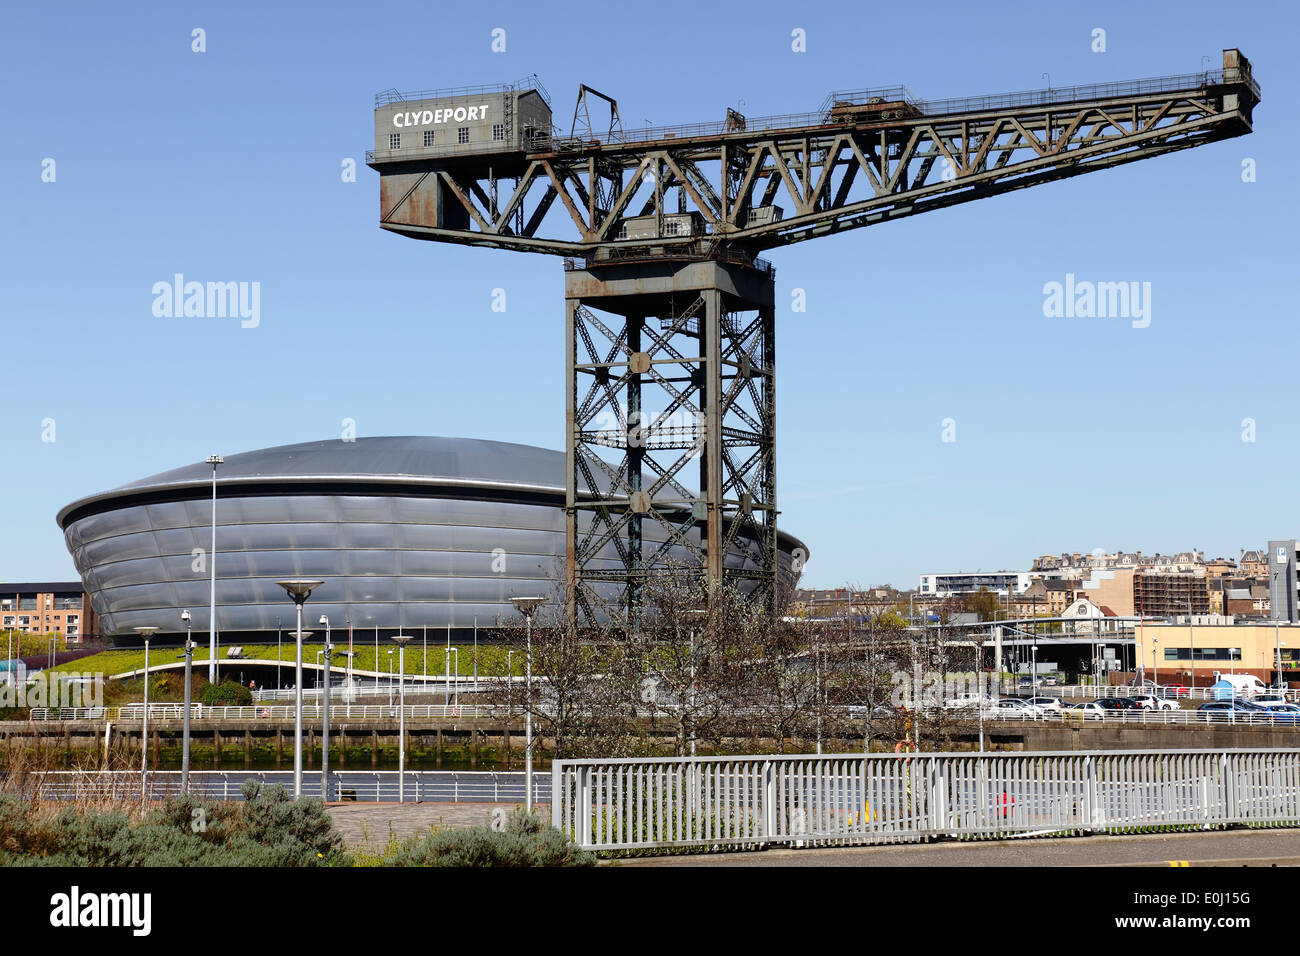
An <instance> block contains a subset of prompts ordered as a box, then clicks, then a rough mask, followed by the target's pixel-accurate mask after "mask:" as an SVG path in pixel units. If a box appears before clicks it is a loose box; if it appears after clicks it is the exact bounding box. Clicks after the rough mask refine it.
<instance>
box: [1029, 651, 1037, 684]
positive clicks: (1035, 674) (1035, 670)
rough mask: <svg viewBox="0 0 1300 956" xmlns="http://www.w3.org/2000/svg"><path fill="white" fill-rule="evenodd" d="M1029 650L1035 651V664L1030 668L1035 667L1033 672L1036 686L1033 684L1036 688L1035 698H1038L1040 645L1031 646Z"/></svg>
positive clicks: (1033, 660) (1033, 658) (1033, 659)
mask: <svg viewBox="0 0 1300 956" xmlns="http://www.w3.org/2000/svg"><path fill="white" fill-rule="evenodd" d="M1029 649H1030V650H1031V651H1033V657H1032V662H1033V663H1032V664H1031V665H1030V666H1031V667H1033V670H1034V674H1033V677H1034V684H1033V687H1034V696H1037V695H1038V645H1037V644H1033V645H1030V648H1029Z"/></svg>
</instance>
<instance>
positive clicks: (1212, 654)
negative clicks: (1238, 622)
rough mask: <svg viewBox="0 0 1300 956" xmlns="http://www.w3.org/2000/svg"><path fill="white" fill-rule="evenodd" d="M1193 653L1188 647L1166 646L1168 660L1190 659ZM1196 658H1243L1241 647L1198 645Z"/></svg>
mask: <svg viewBox="0 0 1300 956" xmlns="http://www.w3.org/2000/svg"><path fill="white" fill-rule="evenodd" d="M1191 659H1192V653H1191V650H1190V649H1189V648H1186V647H1166V648H1165V660H1167V661H1190V660H1191ZM1196 659H1197V660H1198V661H1239V660H1241V648H1240V647H1198V648H1196Z"/></svg>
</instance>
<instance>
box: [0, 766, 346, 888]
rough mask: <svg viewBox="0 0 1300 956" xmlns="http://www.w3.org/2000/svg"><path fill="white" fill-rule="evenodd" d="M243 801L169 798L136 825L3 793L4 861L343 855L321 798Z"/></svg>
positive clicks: (235, 860)
mask: <svg viewBox="0 0 1300 956" xmlns="http://www.w3.org/2000/svg"><path fill="white" fill-rule="evenodd" d="M242 793H243V795H244V802H243V803H233V802H231V803H220V802H204V801H201V800H197V799H195V798H194V797H192V796H179V797H173V798H171V799H169V800H168V801H167V802H166V803H164V804H163V805H162V807H160V808H158V809H157V810H154V811H152V812H150V813H149V814H148V816H147V817H146V818H145V820H144V821H143V822H140V823H134V824H133V823H132V822H131V820H130V819H129V818H128V817H127V815H126V814H125V813H122V812H121V811H116V810H111V811H102V810H95V809H87V808H82V807H77V806H67V807H64V808H63V809H61V810H60V811H59V812H58V813H57V814H53V815H51V814H48V813H41V812H39V811H38V810H37V809H36V807H35V805H34V804H32V803H30V802H28V801H25V800H21V799H19V798H17V797H14V796H11V795H7V794H6V795H0V866H13V865H26V866H78V867H79V866H95V867H106V866H169V867H170V866H318V865H322V864H334V863H338V862H340V861H341V860H343V859H344V857H343V856H342V853H341V851H340V849H339V848H340V845H341V843H342V839H341V837H340V836H339V835H338V833H337V831H335V830H334V828H333V824H332V823H331V821H330V817H329V815H328V814H327V813H326V812H325V807H324V804H322V803H321V802H320V801H319V800H314V799H302V800H297V801H293V800H290V798H289V795H288V792H287V791H286V790H285V789H284V787H281V786H275V787H267V786H263V785H262V784H259V783H257V782H255V781H251V780H250V781H248V782H247V783H245V784H244V787H243V790H242Z"/></svg>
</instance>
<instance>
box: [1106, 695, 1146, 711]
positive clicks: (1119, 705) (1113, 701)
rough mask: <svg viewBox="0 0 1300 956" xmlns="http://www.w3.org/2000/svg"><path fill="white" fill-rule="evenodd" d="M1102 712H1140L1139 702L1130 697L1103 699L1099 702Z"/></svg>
mask: <svg viewBox="0 0 1300 956" xmlns="http://www.w3.org/2000/svg"><path fill="white" fill-rule="evenodd" d="M1097 704H1098V706H1100V707H1101V708H1102V710H1138V709H1139V708H1138V705H1137V702H1136V701H1134V700H1133V699H1132V698H1130V697H1103V698H1102V699H1101V700H1099V701H1097Z"/></svg>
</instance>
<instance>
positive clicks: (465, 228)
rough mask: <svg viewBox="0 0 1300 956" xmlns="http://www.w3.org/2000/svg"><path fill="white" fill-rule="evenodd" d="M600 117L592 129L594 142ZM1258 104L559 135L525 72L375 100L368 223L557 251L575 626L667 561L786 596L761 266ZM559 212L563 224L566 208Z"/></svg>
mask: <svg viewBox="0 0 1300 956" xmlns="http://www.w3.org/2000/svg"><path fill="white" fill-rule="evenodd" d="M591 97H595V98H597V99H599V100H600V101H602V102H603V104H604V105H603V106H602V105H601V104H600V103H597V104H596V109H595V112H596V115H597V116H601V115H603V111H606V110H607V112H608V116H609V124H608V128H606V129H599V130H598V129H596V128H594V127H593V123H592V115H593V112H592V108H591V101H590V98H591ZM1259 98H1260V92H1259V86H1258V85H1257V84H1256V83H1255V80H1254V78H1253V76H1252V72H1251V66H1250V63H1249V61H1248V60H1247V59H1246V58H1245V57H1244V56H1242V55H1241V53H1240V52H1239V51H1238V50H1225V51H1224V52H1223V63H1222V67H1221V68H1220V69H1217V70H1210V71H1205V72H1202V73H1195V74H1187V75H1182V76H1167V77H1159V78H1155V79H1145V80H1132V81H1127V82H1116V83H1106V84H1100V85H1094V86H1078V87H1070V88H1066V89H1047V90H1039V91H1033V92H1027V93H1015V94H1007V95H1002V96H989V97H980V98H970V99H954V100H942V101H929V102H925V101H921V100H918V99H916V98H915V97H913V96H912V95H911V93H909V92H908V90H907V89H906V88H904V87H894V88H890V89H877V90H860V91H854V92H843V93H832V94H831V95H830V96H828V97H827V98H826V101H825V102H824V103H823V104H822V106H821V107H820V108H819V109H818V110H817V111H815V112H812V113H807V114H796V115H787V116H773V117H765V118H762V119H753V118H748V119H747V118H746V117H744V116H742V115H740V114H739V113H737V112H735V111H733V110H728V111H727V117H726V119H725V120H724V121H723V122H719V123H715V124H709V123H705V124H698V125H693V126H674V127H665V128H656V129H650V128H646V129H631V130H625V129H624V128H623V127H622V124H621V121H620V119H619V115H618V106H617V103H616V102H615V101H614V100H612V99H611V98H609V97H608V96H605V95H604V94H602V93H599V92H597V91H595V90H592V89H590V88H589V87H585V86H584V87H582V88H581V89H580V91H579V96H578V104H577V108H576V109H575V110H574V118H573V123H572V125H571V127H570V130H569V132H568V134H567V135H565V134H563V133H562V131H559V130H556V129H555V128H554V126H553V125H552V122H551V109H550V98H549V96H548V94H547V93H546V90H545V89H544V88H542V86H541V84H540V83H538V82H537V80H536V77H531V78H529V79H526V80H523V81H520V82H518V83H515V84H510V85H504V86H490V87H472V88H462V89H448V90H437V91H430V92H421V93H407V94H399V93H397V92H396V91H388V92H386V93H381V94H379V96H377V97H376V104H375V147H376V148H375V149H374V150H371V151H368V152H367V154H366V161H367V164H368V165H369V166H370V167H371V168H373V169H375V170H377V171H378V172H379V173H380V225H381V227H382V228H384V229H387V230H390V231H392V232H396V233H398V234H400V235H404V236H409V237H411V238H415V239H426V240H431V241H436V242H456V243H463V244H467V245H477V246H487V247H490V248H496V249H510V250H514V251H517V252H540V253H547V254H551V255H560V256H564V257H565V262H564V267H565V270H566V272H565V336H566V356H567V379H566V381H567V386H566V411H565V414H566V421H567V441H566V448H565V451H566V462H567V479H566V484H567V492H566V515H567V518H566V522H567V547H566V555H565V557H566V562H565V568H566V575H567V581H566V584H567V585H568V588H569V590H568V593H569V594H570V595H571V597H570V598H569V600H570V601H571V602H573V604H574V605H575V610H578V611H581V612H583V613H586V614H588V615H589V614H591V612H592V608H593V607H594V606H595V603H596V601H598V600H611V599H614V600H621V601H624V602H629V603H635V600H636V592H637V589H638V588H639V587H640V586H641V585H642V584H643V583H644V582H645V580H646V578H647V576H648V575H649V574H651V573H653V569H655V568H657V567H662V566H663V564H664V561H665V559H666V558H668V557H669V556H677V557H678V558H680V556H681V555H683V554H685V555H688V556H690V561H691V563H697V564H698V566H699V568H700V569H701V570H702V571H703V573H704V575H705V578H706V580H707V582H708V585H709V586H710V587H712V586H714V585H716V584H717V583H718V582H720V581H722V580H724V579H726V580H733V581H736V582H739V583H741V584H742V585H743V586H744V587H746V588H748V589H750V590H751V591H752V592H754V593H757V594H759V595H761V596H763V597H764V598H765V599H767V600H769V601H772V600H774V599H775V597H774V596H775V594H776V587H777V582H778V577H779V575H780V574H781V567H780V564H781V561H780V555H779V553H778V549H777V538H776V516H777V505H776V477H775V476H776V467H775V466H776V463H775V436H776V414H775V412H776V397H775V370H776V362H775V359H776V348H775V342H774V336H773V333H774V315H773V313H774V302H775V296H774V288H775V286H774V272H773V269H772V267H771V266H770V265H769V264H768V263H767V262H765V261H764V260H762V259H761V258H758V254H759V253H760V252H763V251H764V250H767V249H771V248H775V247H779V246H784V245H788V244H790V243H794V242H801V241H804V240H807V239H814V238H817V237H819V236H825V235H829V234H831V233H835V232H842V231H844V230H847V229H854V228H858V227H861V226H870V225H874V224H876V223H881V222H886V221H889V220H891V219H898V218H901V217H903V216H911V215H916V214H917V213H922V212H926V211H929V210H932V209H940V208H943V207H945V206H952V205H956V204H957V203H963V202H969V201H971V200H974V199H983V198H985V197H988V196H995V195H998V194H1000V193H1005V192H1009V191H1011V190H1013V189H1022V188H1024V187H1027V186H1035V185H1038V184H1039V183H1045V182H1051V181H1054V180H1059V179H1067V178H1069V177H1072V176H1078V175H1081V174H1083V173H1089V172H1093V171H1095V170H1101V169H1108V168H1111V167H1114V166H1119V165H1122V164H1124V163H1131V162H1136V161H1137V160H1141V159H1147V158H1149V157H1152V156H1157V155H1159V154H1162V153H1170V152H1174V151H1176V150H1180V149H1188V148H1190V147H1194V146H1200V145H1203V144H1206V143H1211V142H1214V141H1216V140H1221V139H1227V138H1230V137H1234V136H1241V135H1244V134H1246V133H1249V132H1250V131H1251V123H1252V112H1253V109H1254V107H1255V105H1256V104H1257V103H1258V102H1259ZM557 199H558V200H559V206H558V207H557V206H556V205H555V202H556V200H557Z"/></svg>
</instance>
